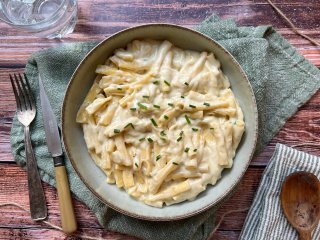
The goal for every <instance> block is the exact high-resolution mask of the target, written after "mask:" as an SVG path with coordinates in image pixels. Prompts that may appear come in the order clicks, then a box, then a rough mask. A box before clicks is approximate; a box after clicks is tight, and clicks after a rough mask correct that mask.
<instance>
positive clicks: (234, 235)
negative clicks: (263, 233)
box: [208, 230, 240, 240]
mask: <svg viewBox="0 0 320 240" xmlns="http://www.w3.org/2000/svg"><path fill="white" fill-rule="evenodd" d="M239 236H240V231H235V230H233V231H226V230H217V232H216V233H215V234H214V235H213V236H212V237H211V238H210V239H208V240H238V239H239Z"/></svg>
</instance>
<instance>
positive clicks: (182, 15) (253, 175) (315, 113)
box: [0, 0, 320, 240]
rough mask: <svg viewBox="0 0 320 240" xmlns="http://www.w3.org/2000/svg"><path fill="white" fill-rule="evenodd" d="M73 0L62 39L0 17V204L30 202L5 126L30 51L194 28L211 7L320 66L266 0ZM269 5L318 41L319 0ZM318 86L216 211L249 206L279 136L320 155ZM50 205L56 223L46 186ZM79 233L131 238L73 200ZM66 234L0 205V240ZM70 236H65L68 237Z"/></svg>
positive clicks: (233, 231)
mask: <svg viewBox="0 0 320 240" xmlns="http://www.w3.org/2000/svg"><path fill="white" fill-rule="evenodd" d="M173 2H174V1H169V0H160V1H159V0H145V1H143V0H132V1H119V0H94V1H91V0H79V19H78V22H77V25H76V28H75V31H74V33H72V34H70V35H68V36H67V37H65V38H63V39H62V40H47V39H39V38H36V37H32V36H28V35H25V34H21V33H19V32H18V31H16V30H14V29H12V28H10V27H9V26H7V25H5V24H3V23H0V99H1V101H0V203H5V202H16V203H19V204H21V205H22V206H26V207H27V208H28V190H27V180H26V179H27V178H26V173H25V172H24V171H23V170H21V169H20V168H19V167H18V166H17V165H16V163H15V162H14V161H13V158H12V155H11V151H10V143H9V142H10V140H9V139H10V128H11V122H12V117H13V115H14V113H15V109H16V105H15V101H14V96H13V94H12V91H11V86H10V84H9V79H8V73H12V72H18V71H23V68H24V66H25V64H26V61H27V58H28V57H29V56H30V54H31V53H33V52H35V51H37V50H39V49H43V48H48V47H54V46H57V45H58V44H60V43H63V42H75V41H90V40H101V39H103V38H104V37H105V36H109V35H110V34H113V33H115V32H117V31H119V30H121V29H124V28H127V27H130V26H135V25H137V24H142V23H150V22H168V23H175V24H180V25H183V26H186V27H193V26H194V25H196V24H197V23H199V22H201V21H202V20H204V19H205V18H206V17H208V16H210V15H211V14H213V13H215V14H218V15H219V16H221V17H222V18H230V17H231V18H234V19H235V20H236V22H237V23H238V24H239V25H244V26H249V25H250V26H256V25H273V26H274V27H275V28H276V29H277V30H278V31H279V32H280V33H281V34H282V35H283V36H284V37H285V38H286V39H287V40H288V41H289V42H290V43H291V44H292V45H293V46H295V47H296V48H297V49H298V51H299V52H300V53H301V54H303V55H304V56H305V57H306V58H307V59H309V60H310V61H311V62H312V63H313V64H314V65H316V66H317V67H320V47H316V46H314V45H312V44H310V42H309V41H307V40H305V39H303V38H301V37H300V36H298V35H296V34H295V33H294V32H293V31H292V30H291V29H290V28H289V27H288V24H287V23H286V22H285V21H284V20H283V19H282V18H281V17H280V16H279V15H278V14H277V13H276V12H274V10H273V9H272V8H271V6H270V5H269V4H268V3H267V2H266V1H265V0H190V1H175V2H174V3H173ZM274 2H275V4H276V5H277V6H278V7H279V8H280V9H281V10H282V11H283V12H284V13H285V14H286V15H287V16H288V17H289V18H290V19H292V21H293V22H294V23H295V24H296V26H297V27H298V28H299V29H300V30H303V32H304V33H305V34H308V35H309V36H311V37H313V38H315V39H316V40H317V41H318V42H320V2H319V0H307V1H305V0H292V1H285V0H275V1H274ZM319 139H320V92H319V91H318V92H317V93H316V94H315V95H314V96H313V97H312V98H311V99H310V100H309V101H308V102H307V103H306V104H305V105H304V106H302V107H301V108H299V111H298V112H297V113H296V114H295V115H294V116H293V117H291V118H290V119H289V120H288V121H287V123H286V124H285V125H284V127H283V128H282V129H281V131H280V132H279V133H278V134H277V135H276V136H275V137H274V138H273V140H272V141H271V142H270V143H269V145H268V146H267V147H266V148H265V149H264V151H263V152H262V153H261V154H260V155H259V156H258V157H256V158H255V159H253V161H252V163H251V165H250V168H249V169H248V171H247V172H246V174H245V176H244V178H243V179H242V181H241V184H240V186H239V188H238V190H237V192H236V193H235V194H234V196H233V197H232V198H230V199H229V200H228V201H227V202H226V203H225V204H224V205H223V207H222V208H221V209H220V210H219V211H218V216H221V214H222V213H224V212H225V211H228V210H229V209H242V208H247V207H249V206H250V204H251V202H252V200H253V197H254V194H255V192H256V190H257V187H258V185H259V181H260V179H261V176H262V173H263V170H264V168H265V166H266V164H267V163H268V161H269V159H270V157H271V155H272V153H273V151H274V147H275V144H276V143H278V142H280V143H284V144H287V145H289V146H294V147H296V148H297V149H299V150H302V151H306V152H309V153H311V154H315V155H320V149H319V145H320V144H319V143H318V142H319ZM44 188H45V194H46V199H47V203H48V209H49V218H48V220H49V221H50V222H51V223H53V224H55V225H60V220H59V209H58V201H57V192H56V190H55V189H54V188H53V187H51V186H49V185H48V184H44ZM74 203H75V208H76V216H77V220H78V224H79V231H78V233H79V234H81V233H85V234H86V235H90V236H94V237H101V238H104V239H136V238H134V237H130V236H126V235H122V234H119V233H114V232H110V231H107V230H105V229H103V228H102V227H101V226H100V225H99V224H98V222H97V220H96V218H95V216H94V214H93V213H92V212H91V211H90V210H89V209H88V208H87V207H86V206H85V205H84V204H82V203H81V202H79V201H76V200H74ZM246 214H247V212H243V213H238V214H233V215H232V216H228V217H226V218H225V220H224V221H223V223H222V224H221V226H220V227H219V229H218V231H217V232H216V233H215V235H214V237H213V238H212V239H228V240H232V239H237V237H238V236H239V233H240V231H241V228H242V225H243V222H244V220H245V217H246ZM3 238H5V239H41V240H44V239H64V238H67V237H66V236H65V235H64V234H63V233H61V232H59V231H56V230H54V229H53V228H52V227H49V226H47V225H46V224H44V223H36V222H33V221H32V220H31V219H30V216H29V214H27V213H25V212H23V211H22V210H19V209H17V208H15V207H6V208H1V209H0V239H3ZM69 239H71V238H69Z"/></svg>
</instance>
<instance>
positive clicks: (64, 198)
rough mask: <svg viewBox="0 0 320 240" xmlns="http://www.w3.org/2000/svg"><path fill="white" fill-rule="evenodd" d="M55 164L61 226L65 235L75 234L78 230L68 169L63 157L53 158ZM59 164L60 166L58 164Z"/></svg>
mask: <svg viewBox="0 0 320 240" xmlns="http://www.w3.org/2000/svg"><path fill="white" fill-rule="evenodd" d="M53 160H54V163H55V168H54V169H55V174H56V182H57V190H58V197H59V208H60V214H61V225H62V229H63V231H64V232H65V233H68V234H70V233H73V232H74V231H76V230H77V221H76V217H75V214H74V209H73V205H72V198H71V193H70V188H69V181H68V177H67V171H66V167H65V165H64V163H63V157H62V156H58V157H53ZM56 163H58V164H56Z"/></svg>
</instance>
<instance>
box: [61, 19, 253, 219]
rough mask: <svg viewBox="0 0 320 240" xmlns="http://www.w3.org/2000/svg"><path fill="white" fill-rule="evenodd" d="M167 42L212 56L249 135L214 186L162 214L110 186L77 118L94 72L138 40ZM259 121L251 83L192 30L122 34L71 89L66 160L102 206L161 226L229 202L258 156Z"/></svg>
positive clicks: (152, 28) (150, 28) (160, 28)
mask: <svg viewBox="0 0 320 240" xmlns="http://www.w3.org/2000/svg"><path fill="white" fill-rule="evenodd" d="M147 38H149V39H158V40H165V39H166V40H169V41H170V42H172V43H173V44H174V45H176V46H177V47H180V48H182V49H189V50H196V51H207V52H213V53H214V54H215V56H216V58H217V59H218V60H219V61H220V62H221V66H222V71H223V72H224V73H225V75H227V76H228V78H229V80H230V83H231V88H232V90H233V92H234V94H235V96H236V98H237V99H238V101H239V104H240V106H241V108H242V110H243V113H244V117H245V125H246V132H245V134H244V136H243V138H242V141H241V143H240V145H239V147H238V150H237V153H236V156H235V159H234V164H233V167H232V168H231V169H225V170H224V171H223V173H222V177H221V179H220V180H219V181H218V183H217V184H216V185H214V186H211V185H210V186H209V185H208V187H207V189H206V191H204V192H202V193H201V194H199V195H198V196H197V198H196V199H194V200H193V201H184V202H182V203H179V204H174V205H171V206H164V207H163V208H155V207H151V206H148V205H146V204H144V203H142V202H139V201H138V200H135V199H133V198H131V197H130V196H129V195H128V194H127V193H126V192H125V191H124V190H120V189H118V188H117V186H116V185H110V184H108V183H107V182H106V176H105V174H104V173H103V172H102V171H101V170H100V168H99V167H98V166H97V165H96V164H95V163H94V161H93V160H92V159H91V157H90V155H89V154H88V152H87V147H86V144H85V141H84V138H83V131H82V127H81V125H80V124H78V123H76V114H77V111H78V109H79V107H80V105H81V104H82V102H83V100H84V98H85V96H86V94H87V93H88V90H89V88H90V87H91V85H92V83H93V80H94V78H95V69H96V67H97V65H98V64H102V63H104V62H105V60H106V59H107V58H108V57H109V56H110V55H112V54H113V52H114V50H115V49H117V48H121V47H125V46H126V45H127V44H128V43H129V42H131V41H133V40H135V39H147ZM257 119H258V116H257V106H256V101H255V97H254V94H253V91H252V88H251V86H250V83H249V81H248V79H247V77H246V75H245V73H244V71H243V70H242V69H241V67H240V65H239V64H238V63H237V61H236V60H235V59H234V58H233V57H232V56H231V54H230V53H229V52H228V51H227V50H226V49H224V48H223V47H222V46H221V45H219V44H218V43H216V42H215V41H213V40H212V39H210V38H209V37H207V36H205V35H203V34H201V33H199V32H196V31H194V30H191V29H188V28H184V27H181V26H177V25H170V24H148V25H142V26H137V27H133V28H129V29H126V30H123V31H120V32H118V33H116V34H114V35H112V36H110V37H108V38H106V39H105V40H103V41H102V42H101V43H99V44H98V45H97V46H96V47H95V48H94V49H93V50H92V51H90V52H89V53H88V54H87V56H86V57H85V58H84V59H83V60H82V61H81V63H80V64H79V66H78V67H77V69H76V70H75V72H74V74H73V76H72V77H71V80H70V83H69V85H68V88H67V91H66V94H65V98H64V102H63V107H62V133H63V141H64V145H65V149H66V154H67V156H68V158H69V159H70V161H71V163H72V165H73V167H74V169H75V170H76V172H77V173H78V175H79V176H80V178H81V179H82V181H83V182H84V183H85V185H86V186H87V187H88V188H89V189H90V190H91V191H92V193H94V194H95V195H96V196H97V197H98V198H99V199H100V200H101V201H102V202H104V203H105V204H107V205H108V206H110V207H111V208H113V209H115V210H117V211H119V212H121V213H124V214H126V215H129V216H132V217H136V218H140V219H147V220H157V221H159V220H160V221H167V220H176V219H182V218H186V217H190V216H192V215H195V214H197V213H200V212H203V211H205V210H207V209H208V208H210V207H212V206H214V205H215V204H217V203H218V202H219V201H221V200H222V199H223V198H225V197H226V196H227V195H228V194H229V193H230V192H231V191H232V190H233V189H234V187H235V186H236V185H237V183H239V181H240V180H241V177H242V176H243V174H244V173H245V171H246V169H247V167H248V165H249V163H250V160H251V158H252V155H253V152H254V150H255V145H256V139H257V131H258V120H257Z"/></svg>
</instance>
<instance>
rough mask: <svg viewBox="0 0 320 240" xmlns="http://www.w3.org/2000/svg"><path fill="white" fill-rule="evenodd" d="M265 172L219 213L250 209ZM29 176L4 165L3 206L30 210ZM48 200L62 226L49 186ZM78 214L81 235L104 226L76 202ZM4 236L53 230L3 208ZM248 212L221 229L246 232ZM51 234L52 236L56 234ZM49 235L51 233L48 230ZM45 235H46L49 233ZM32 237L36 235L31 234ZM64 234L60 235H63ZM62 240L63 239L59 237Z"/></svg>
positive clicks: (0, 179)
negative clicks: (22, 231) (244, 227)
mask: <svg viewBox="0 0 320 240" xmlns="http://www.w3.org/2000/svg"><path fill="white" fill-rule="evenodd" d="M262 172H263V168H250V169H249V170H248V171H247V173H246V174H245V176H244V178H243V180H242V181H241V183H240V184H239V187H238V189H237V190H236V192H235V193H234V195H233V196H232V197H230V199H229V200H228V201H226V203H225V204H224V205H223V206H222V207H221V209H220V210H219V211H218V216H217V219H219V216H221V214H223V213H224V212H226V211H229V210H230V209H240V208H246V207H248V206H250V205H251V202H252V199H253V197H254V194H255V192H256V189H257V187H258V185H259V181H260V178H261V175H262ZM26 179H27V178H26V173H25V172H24V171H23V170H21V169H20V168H19V167H18V166H17V165H15V164H0V189H2V191H0V204H3V203H6V202H16V203H18V204H20V205H22V206H24V207H26V208H28V187H27V180H26ZM43 186H44V189H45V194H46V199H47V205H48V211H49V219H48V220H49V221H50V222H51V223H52V224H55V225H58V226H59V224H60V219H59V209H58V199H57V193H56V190H55V189H54V188H53V187H51V186H49V185H48V184H43ZM74 205H75V212H76V217H77V220H78V225H79V229H80V232H86V229H90V228H94V229H100V228H101V226H100V225H99V223H98V222H97V220H96V218H95V216H94V214H93V213H92V212H91V211H90V210H89V209H88V208H87V207H86V206H85V205H84V204H82V203H81V202H80V201H78V200H75V199H74ZM0 216H2V217H1V218H0V236H2V235H1V231H3V229H9V228H12V229H14V230H12V231H13V233H12V234H22V233H21V232H20V233H19V231H18V230H16V229H23V230H24V231H26V232H29V231H32V229H49V230H50V228H49V227H47V226H46V225H45V224H44V223H35V222H34V221H32V220H31V219H30V216H29V214H28V213H25V212H24V211H22V210H20V209H18V208H16V207H4V208H0ZM245 216H246V212H242V213H239V214H232V216H227V217H226V218H225V220H224V221H223V223H222V225H221V226H220V229H219V230H223V231H230V230H232V231H239V230H241V228H242V224H243V222H244V219H245ZM49 230H48V232H49V233H50V232H51V233H52V230H50V231H49ZM46 231H47V230H46ZM46 231H45V232H46ZM100 233H101V234H107V231H102V230H101V231H100V230H99V231H97V233H94V232H93V236H97V235H95V234H100ZM28 234H32V233H28ZM59 234H60V233H59ZM57 236H60V235H57Z"/></svg>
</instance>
